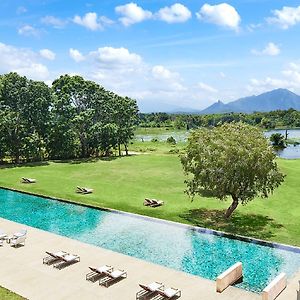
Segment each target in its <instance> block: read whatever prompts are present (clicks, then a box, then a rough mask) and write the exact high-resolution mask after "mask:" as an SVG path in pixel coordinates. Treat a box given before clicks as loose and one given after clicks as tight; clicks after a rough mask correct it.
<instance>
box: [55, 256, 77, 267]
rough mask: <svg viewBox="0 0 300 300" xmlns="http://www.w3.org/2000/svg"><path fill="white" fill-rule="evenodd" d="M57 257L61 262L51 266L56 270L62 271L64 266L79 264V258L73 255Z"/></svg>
mask: <svg viewBox="0 0 300 300" xmlns="http://www.w3.org/2000/svg"><path fill="white" fill-rule="evenodd" d="M59 257H60V258H61V260H60V261H59V262H58V263H56V264H55V265H53V267H54V268H57V269H62V268H64V267H66V266H69V265H72V264H74V263H77V262H80V257H79V256H78V255H74V254H66V255H62V256H59Z"/></svg>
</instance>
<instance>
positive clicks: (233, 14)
mask: <svg viewBox="0 0 300 300" xmlns="http://www.w3.org/2000/svg"><path fill="white" fill-rule="evenodd" d="M196 16H197V18H198V19H199V20H201V21H204V22H207V23H212V24H216V25H219V26H222V27H226V28H229V29H232V30H235V31H238V30H239V25H240V22H241V17H240V15H239V14H238V12H237V11H236V9H235V8H234V7H233V6H231V5H229V4H227V3H221V4H217V5H210V4H204V5H203V6H202V7H201V9H200V11H199V12H198V13H196Z"/></svg>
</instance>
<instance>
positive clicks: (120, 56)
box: [90, 47, 142, 68]
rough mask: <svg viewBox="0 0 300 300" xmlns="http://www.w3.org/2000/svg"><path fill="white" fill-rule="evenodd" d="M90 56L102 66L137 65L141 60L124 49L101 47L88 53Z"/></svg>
mask: <svg viewBox="0 0 300 300" xmlns="http://www.w3.org/2000/svg"><path fill="white" fill-rule="evenodd" d="M90 55H91V56H92V57H94V58H95V59H96V61H97V62H98V63H101V65H102V67H103V66H109V67H117V68H118V67H120V66H131V67H134V66H135V65H139V64H140V63H141V62H142V58H141V57H140V56H139V55H138V54H135V53H130V52H129V50H128V49H126V48H123V47H122V48H113V47H103V48H98V49H97V50H96V51H92V52H90Z"/></svg>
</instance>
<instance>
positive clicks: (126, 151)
mask: <svg viewBox="0 0 300 300" xmlns="http://www.w3.org/2000/svg"><path fill="white" fill-rule="evenodd" d="M124 146H125V153H126V156H128V148H127V144H124Z"/></svg>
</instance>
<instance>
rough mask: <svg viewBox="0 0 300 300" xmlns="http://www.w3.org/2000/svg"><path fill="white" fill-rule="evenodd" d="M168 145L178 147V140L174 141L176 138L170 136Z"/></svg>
mask: <svg viewBox="0 0 300 300" xmlns="http://www.w3.org/2000/svg"><path fill="white" fill-rule="evenodd" d="M167 143H168V144H172V145H176V140H175V139H174V137H172V136H169V137H168V138H167Z"/></svg>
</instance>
